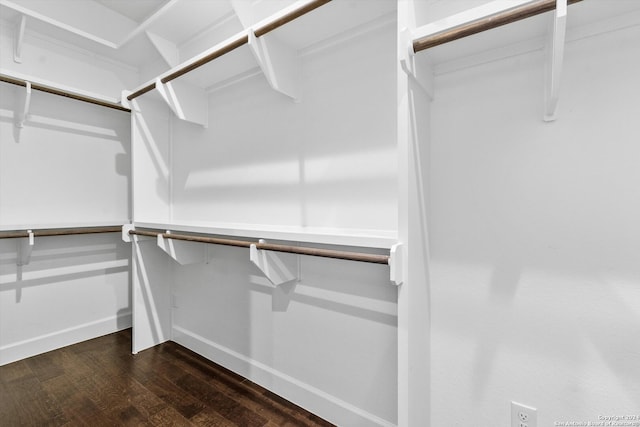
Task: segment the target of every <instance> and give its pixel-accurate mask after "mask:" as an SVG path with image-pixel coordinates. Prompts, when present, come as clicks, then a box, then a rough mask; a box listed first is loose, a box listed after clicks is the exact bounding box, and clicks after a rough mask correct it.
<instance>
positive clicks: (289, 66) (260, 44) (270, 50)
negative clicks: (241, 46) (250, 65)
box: [249, 31, 300, 102]
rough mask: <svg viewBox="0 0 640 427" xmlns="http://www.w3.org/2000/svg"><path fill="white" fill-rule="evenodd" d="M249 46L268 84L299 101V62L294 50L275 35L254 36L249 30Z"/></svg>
mask: <svg viewBox="0 0 640 427" xmlns="http://www.w3.org/2000/svg"><path fill="white" fill-rule="evenodd" d="M249 48H251V52H252V53H253V56H254V57H255V58H256V61H257V62H258V65H259V66H260V69H261V70H262V72H263V73H264V76H265V77H266V79H267V82H269V86H271V88H272V89H273V90H275V91H277V92H280V93H282V94H284V95H286V96H288V97H289V98H291V99H293V100H294V101H296V102H300V94H299V89H298V74H299V70H300V64H299V61H298V57H297V55H296V52H295V50H294V49H293V48H292V47H290V46H288V45H286V44H285V43H283V42H282V41H280V40H279V39H278V38H277V37H276V36H275V35H271V34H266V35H264V36H262V37H256V36H255V34H254V32H253V31H249Z"/></svg>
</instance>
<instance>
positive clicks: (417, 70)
mask: <svg viewBox="0 0 640 427" xmlns="http://www.w3.org/2000/svg"><path fill="white" fill-rule="evenodd" d="M398 37H399V40H398V43H399V46H400V48H399V49H398V55H399V58H398V60H399V61H400V66H401V67H402V70H403V71H404V72H405V73H407V75H408V76H409V77H411V79H412V80H413V81H414V82H416V83H417V84H418V86H420V87H421V88H422V89H423V90H424V92H425V93H426V94H427V95H428V96H429V99H430V100H433V95H434V83H433V67H432V66H431V64H430V62H429V55H428V54H424V53H423V54H420V55H416V53H415V52H414V51H413V39H414V37H413V33H412V32H411V31H410V30H409V29H408V28H403V29H402V30H400V34H399V35H398Z"/></svg>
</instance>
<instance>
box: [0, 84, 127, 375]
mask: <svg viewBox="0 0 640 427" xmlns="http://www.w3.org/2000/svg"><path fill="white" fill-rule="evenodd" d="M24 94H25V88H24V87H20V86H15V85H11V84H7V83H0V228H1V229H3V230H12V229H30V228H33V229H37V228H49V227H64V226H76V227H77V226H83V225H101V224H109V225H118V224H123V223H125V222H127V221H128V219H129V217H130V215H129V181H130V167H131V163H130V162H131V155H130V153H129V151H130V139H131V130H130V117H129V114H128V113H125V112H122V111H116V110H110V109H105V108H103V107H99V106H96V105H92V104H86V103H82V102H79V101H74V100H71V99H67V98H63V97H59V96H55V95H51V94H47V93H42V92H38V91H33V92H32V94H31V104H30V109H29V115H28V116H27V118H26V120H25V121H24V123H23V125H24V126H23V127H22V128H20V127H18V126H17V124H18V120H17V117H18V115H19V112H20V111H22V110H21V99H23V98H24ZM25 242H27V239H25V238H21V239H1V240H0V363H2V364H5V363H9V362H12V361H15V360H19V359H22V358H25V357H28V356H32V355H34V354H38V353H42V352H45V351H49V350H52V349H55V348H59V347H62V346H65V345H68V344H71V343H75V342H79V341H82V340H86V339H90V338H93V337H96V336H99V335H103V334H106V333H110V332H114V331H116V330H119V329H123V328H126V327H129V326H130V325H131V314H130V312H131V309H130V307H131V304H130V301H129V299H130V296H129V293H130V273H129V258H130V256H131V255H130V254H131V250H130V245H129V244H125V243H124V242H122V239H121V236H120V234H119V233H110V234H105V235H87V236H64V237H63V236H61V237H36V238H35V242H34V246H33V250H32V253H31V256H30V259H29V260H28V262H25V261H26V260H24V259H23V258H22V257H21V253H22V254H25V253H26V251H24V250H23V249H21V248H20V246H21V245H23V244H26V243H25ZM21 251H22V252H21ZM19 264H24V265H19Z"/></svg>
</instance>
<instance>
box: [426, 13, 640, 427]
mask: <svg viewBox="0 0 640 427" xmlns="http://www.w3.org/2000/svg"><path fill="white" fill-rule="evenodd" d="M639 39H640V28H639V27H638V26H635V27H630V28H627V29H624V30H619V31H615V32H611V33H607V34H603V35H600V36H597V37H591V38H586V39H582V40H578V41H575V42H571V43H569V44H568V45H567V47H566V60H565V68H564V73H563V79H562V90H561V95H560V107H559V118H558V120H557V121H556V122H553V123H544V122H542V121H541V117H542V101H543V86H542V85H543V64H544V60H543V56H542V53H541V52H535V53H530V54H526V55H520V56H515V57H511V58H507V59H504V60H500V61H495V62H490V63H487V64H483V65H479V66H475V67H472V68H468V69H463V70H459V71H456V72H451V73H448V74H445V75H441V76H438V77H437V78H436V96H435V100H434V102H433V115H432V120H431V122H432V124H433V133H432V136H433V139H432V160H431V176H430V180H431V197H432V200H431V202H432V203H431V206H432V211H431V236H430V238H431V242H430V243H431V250H432V252H431V254H432V258H433V259H432V280H433V281H432V289H431V297H432V300H431V310H432V315H431V319H432V322H433V323H432V358H433V360H432V396H433V407H432V408H433V413H432V425H434V426H444V425H470V424H473V425H482V426H489V425H491V426H506V425H509V416H510V412H509V403H510V401H511V400H515V401H518V402H521V403H524V404H527V405H530V406H533V407H536V408H538V425H539V426H551V425H554V422H563V421H577V422H579V421H584V422H587V421H594V422H595V421H598V416H600V415H603V416H605V415H623V414H637V413H638V410H639V409H640V406H639V402H640V365H639V364H638V360H639V357H640V341H639V340H638V337H639V336H640V286H639V285H640V221H638V218H640V192H639V191H638V183H639V182H640V168H639V167H638V160H639V159H640V122H639V121H638V118H639V117H640V108H639V107H638V99H639V96H640V80H639V79H638V70H639V69H640V45H639V44H638V42H637V41H638V40H639Z"/></svg>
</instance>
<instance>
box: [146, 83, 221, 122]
mask: <svg viewBox="0 0 640 427" xmlns="http://www.w3.org/2000/svg"><path fill="white" fill-rule="evenodd" d="M156 89H157V90H158V93H159V94H160V95H161V96H162V99H164V101H165V102H166V103H167V105H168V106H169V108H171V110H172V111H173V113H174V114H175V115H176V117H178V118H179V119H180V120H184V121H187V122H190V123H196V124H199V125H202V126H203V127H205V128H206V127H207V126H208V125H209V102H208V99H207V94H206V93H205V91H204V89H202V88H201V87H198V86H195V85H192V84H190V83H187V82H185V81H183V80H173V81H170V82H167V83H162V81H161V80H160V78H158V79H156Z"/></svg>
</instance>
